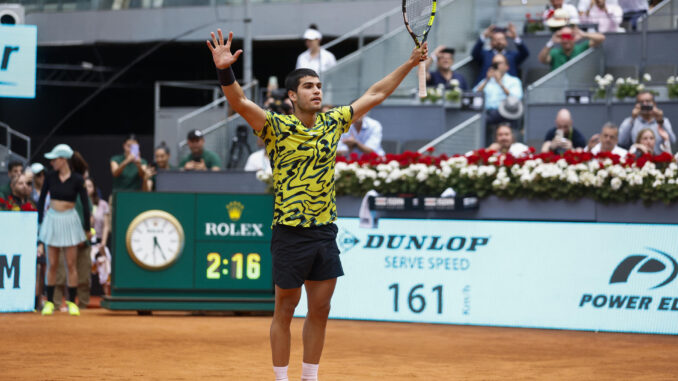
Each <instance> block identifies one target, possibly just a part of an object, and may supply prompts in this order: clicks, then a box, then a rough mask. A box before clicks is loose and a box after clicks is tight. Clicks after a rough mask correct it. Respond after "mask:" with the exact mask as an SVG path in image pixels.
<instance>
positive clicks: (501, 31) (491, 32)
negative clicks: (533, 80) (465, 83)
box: [471, 23, 530, 85]
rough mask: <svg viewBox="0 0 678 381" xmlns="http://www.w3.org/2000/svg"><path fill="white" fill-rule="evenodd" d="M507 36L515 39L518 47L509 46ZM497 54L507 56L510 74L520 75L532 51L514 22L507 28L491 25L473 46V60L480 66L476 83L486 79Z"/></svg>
mask: <svg viewBox="0 0 678 381" xmlns="http://www.w3.org/2000/svg"><path fill="white" fill-rule="evenodd" d="M507 38H510V39H512V40H513V42H514V43H515V46H516V49H509V48H508V39H507ZM488 40H489V42H490V49H485V48H484V46H485V43H486V42H487V41H488ZM496 54H502V55H503V56H504V57H505V58H506V62H507V63H508V66H509V69H508V73H509V74H511V75H512V76H514V77H520V74H519V72H520V65H521V64H522V63H523V61H525V60H526V59H527V57H528V56H529V55H530V51H529V50H528V49H527V46H526V45H525V44H523V41H522V40H521V39H520V36H518V33H517V32H516V27H515V25H513V24H512V23H509V24H508V27H506V28H501V27H498V26H496V25H490V26H489V27H487V29H485V31H483V33H482V34H481V35H480V38H478V40H477V41H476V44H475V45H474V46H473V51H472V52H471V56H472V57H473V61H475V62H476V63H477V64H478V65H479V66H480V71H479V72H478V77H477V78H476V80H475V82H474V83H475V84H476V85H477V84H478V83H480V82H481V81H482V80H483V79H485V77H486V75H487V71H488V70H489V68H490V66H492V60H493V59H494V56H495V55H496Z"/></svg>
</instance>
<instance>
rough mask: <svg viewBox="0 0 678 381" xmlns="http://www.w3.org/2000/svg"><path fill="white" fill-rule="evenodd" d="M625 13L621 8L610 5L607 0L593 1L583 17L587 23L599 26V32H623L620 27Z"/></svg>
mask: <svg viewBox="0 0 678 381" xmlns="http://www.w3.org/2000/svg"><path fill="white" fill-rule="evenodd" d="M622 16H623V12H622V9H621V7H619V5H616V4H608V2H607V1H605V0H593V1H591V5H589V8H588V9H587V10H586V12H584V14H583V15H582V20H583V21H584V22H585V23H589V24H596V25H598V32H600V33H610V32H623V31H624V28H622V27H620V24H621V22H622Z"/></svg>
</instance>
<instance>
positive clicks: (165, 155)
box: [146, 142, 176, 190]
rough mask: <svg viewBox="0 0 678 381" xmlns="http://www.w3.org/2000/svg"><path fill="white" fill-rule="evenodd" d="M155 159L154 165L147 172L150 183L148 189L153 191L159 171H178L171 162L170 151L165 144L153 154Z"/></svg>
mask: <svg viewBox="0 0 678 381" xmlns="http://www.w3.org/2000/svg"><path fill="white" fill-rule="evenodd" d="M153 159H154V161H153V164H151V165H150V166H149V167H148V170H146V181H147V182H148V185H147V188H148V189H151V190H155V185H156V176H157V174H158V171H167V170H171V169H176V168H175V167H174V166H172V165H171V164H170V162H169V161H170V149H169V147H167V145H166V144H165V142H162V143H160V145H159V146H157V147H156V148H155V152H153Z"/></svg>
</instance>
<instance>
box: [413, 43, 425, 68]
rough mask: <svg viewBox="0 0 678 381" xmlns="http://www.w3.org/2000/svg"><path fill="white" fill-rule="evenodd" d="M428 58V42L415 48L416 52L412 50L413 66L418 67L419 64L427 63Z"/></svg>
mask: <svg viewBox="0 0 678 381" xmlns="http://www.w3.org/2000/svg"><path fill="white" fill-rule="evenodd" d="M426 58H428V42H424V43H423V44H422V45H421V46H419V47H415V48H414V50H412V55H410V59H409V62H410V63H411V64H412V66H417V65H419V62H424V61H426Z"/></svg>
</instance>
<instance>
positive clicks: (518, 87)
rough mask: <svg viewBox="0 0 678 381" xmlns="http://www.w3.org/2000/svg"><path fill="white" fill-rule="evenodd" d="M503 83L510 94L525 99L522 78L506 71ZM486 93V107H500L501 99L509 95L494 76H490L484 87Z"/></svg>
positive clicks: (502, 79)
mask: <svg viewBox="0 0 678 381" xmlns="http://www.w3.org/2000/svg"><path fill="white" fill-rule="evenodd" d="M482 83H483V82H481V83H479V84H478V85H477V86H476V87H475V88H474V89H473V91H478V88H479V87H480V85H481V84H482ZM501 83H502V84H503V85H504V87H506V88H507V89H508V91H509V94H511V95H513V96H514V97H516V98H518V99H523V84H522V82H520V79H518V78H516V77H514V76H512V75H510V74H508V73H506V74H504V76H503V77H502V78H501ZM483 93H484V94H485V108H486V109H494V110H496V109H498V108H499V105H500V104H501V101H503V100H504V99H506V97H507V95H506V93H505V92H504V90H503V89H502V88H501V86H499V84H498V83H497V81H496V80H495V79H494V78H490V80H489V81H488V82H487V85H485V89H483Z"/></svg>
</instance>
